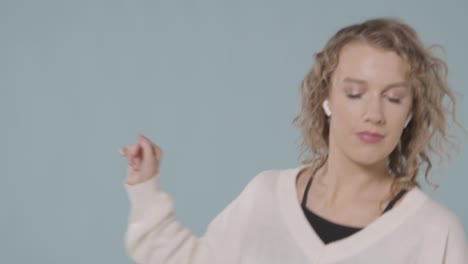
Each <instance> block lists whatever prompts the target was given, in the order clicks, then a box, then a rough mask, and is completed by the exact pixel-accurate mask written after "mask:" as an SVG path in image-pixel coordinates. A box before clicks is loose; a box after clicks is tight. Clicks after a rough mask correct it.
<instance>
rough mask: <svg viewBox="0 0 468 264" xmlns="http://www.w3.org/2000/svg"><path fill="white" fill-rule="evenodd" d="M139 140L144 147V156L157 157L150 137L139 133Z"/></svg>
mask: <svg viewBox="0 0 468 264" xmlns="http://www.w3.org/2000/svg"><path fill="white" fill-rule="evenodd" d="M138 142H139V143H140V145H141V147H142V149H143V157H144V158H145V159H146V158H155V157H156V153H155V152H154V151H153V148H152V146H151V142H150V140H149V139H147V138H146V137H144V136H143V135H141V134H139V135H138Z"/></svg>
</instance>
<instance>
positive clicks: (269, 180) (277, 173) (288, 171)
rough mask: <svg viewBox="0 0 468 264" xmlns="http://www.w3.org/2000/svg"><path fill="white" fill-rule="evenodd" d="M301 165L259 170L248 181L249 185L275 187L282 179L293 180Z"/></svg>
mask: <svg viewBox="0 0 468 264" xmlns="http://www.w3.org/2000/svg"><path fill="white" fill-rule="evenodd" d="M300 168H301V167H290V168H279V169H273V168H271V169H265V170H262V171H260V172H258V173H257V174H256V175H255V176H254V177H253V178H252V179H251V180H250V182H249V183H248V185H247V186H248V187H251V188H262V187H273V186H276V185H277V184H278V183H281V182H282V181H288V180H293V178H294V177H295V176H296V175H297V173H298V172H299V169H300Z"/></svg>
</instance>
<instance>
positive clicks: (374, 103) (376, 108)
mask: <svg viewBox="0 0 468 264" xmlns="http://www.w3.org/2000/svg"><path fill="white" fill-rule="evenodd" d="M365 104H366V106H365V113H364V120H365V121H366V122H371V123H374V124H378V125H381V124H384V123H385V116H384V113H383V109H382V107H383V104H382V102H381V99H380V98H372V99H370V100H368V101H367V102H365Z"/></svg>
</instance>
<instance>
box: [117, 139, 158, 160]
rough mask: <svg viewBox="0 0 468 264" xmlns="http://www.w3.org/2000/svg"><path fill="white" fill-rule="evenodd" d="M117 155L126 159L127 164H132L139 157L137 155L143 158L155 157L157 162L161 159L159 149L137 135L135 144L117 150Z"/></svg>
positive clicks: (148, 140)
mask: <svg viewBox="0 0 468 264" xmlns="http://www.w3.org/2000/svg"><path fill="white" fill-rule="evenodd" d="M141 152H142V153H141ZM119 153H120V155H122V156H124V157H126V158H127V159H128V160H129V162H132V161H133V160H134V159H135V158H137V156H139V154H143V157H155V158H157V159H158V160H160V159H161V157H162V151H161V148H159V147H158V146H157V145H156V144H155V143H154V142H152V141H151V140H150V139H148V138H147V137H145V136H144V135H142V134H139V135H138V139H137V142H136V143H135V144H132V145H127V146H126V147H124V148H121V149H119Z"/></svg>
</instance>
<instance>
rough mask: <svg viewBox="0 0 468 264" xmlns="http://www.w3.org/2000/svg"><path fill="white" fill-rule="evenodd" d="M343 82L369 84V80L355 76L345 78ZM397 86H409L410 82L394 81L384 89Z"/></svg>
mask: <svg viewBox="0 0 468 264" xmlns="http://www.w3.org/2000/svg"><path fill="white" fill-rule="evenodd" d="M343 82H349V83H356V84H359V85H363V86H367V82H366V81H365V80H360V79H354V78H350V77H346V78H344V79H343ZM395 87H404V88H408V82H406V81H400V82H396V83H392V84H389V85H387V86H385V89H384V90H389V89H391V88H395Z"/></svg>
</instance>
